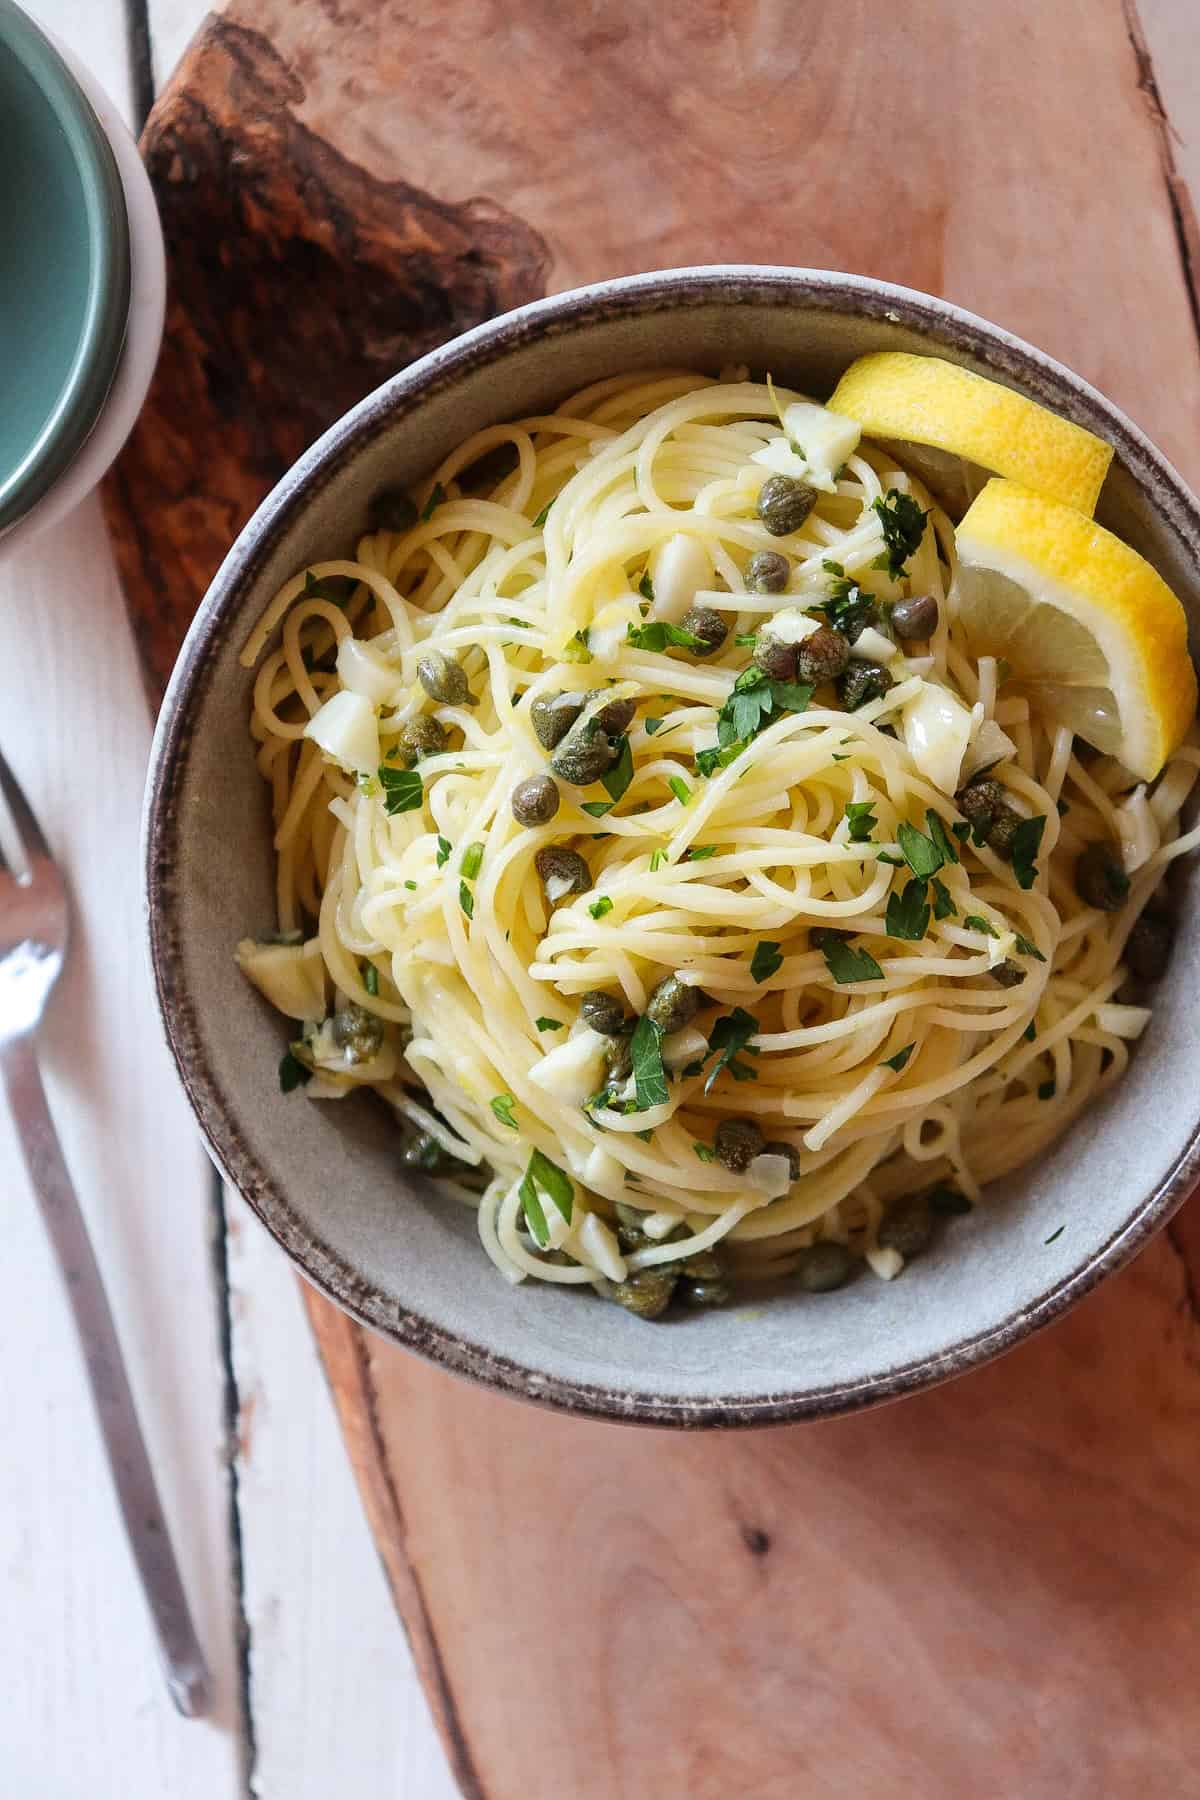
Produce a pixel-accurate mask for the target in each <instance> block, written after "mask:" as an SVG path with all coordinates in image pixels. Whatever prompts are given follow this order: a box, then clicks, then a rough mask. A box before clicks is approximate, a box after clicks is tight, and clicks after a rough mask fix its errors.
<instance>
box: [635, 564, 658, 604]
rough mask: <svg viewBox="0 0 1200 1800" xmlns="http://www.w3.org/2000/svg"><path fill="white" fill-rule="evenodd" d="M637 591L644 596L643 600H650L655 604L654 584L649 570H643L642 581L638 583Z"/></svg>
mask: <svg viewBox="0 0 1200 1800" xmlns="http://www.w3.org/2000/svg"><path fill="white" fill-rule="evenodd" d="M637 591H638V593H639V594H640V595H641V596H642V599H643V600H649V601H650V602H651V603H653V600H654V583H653V582H652V581H651V579H650V571H649V569H643V571H642V579H641V580H640V581H639V582H638V589H637Z"/></svg>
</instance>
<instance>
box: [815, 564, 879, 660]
mask: <svg viewBox="0 0 1200 1800" xmlns="http://www.w3.org/2000/svg"><path fill="white" fill-rule="evenodd" d="M821 567H822V568H823V569H824V570H825V571H826V573H827V574H829V575H832V576H833V577H834V581H833V586H832V589H831V590H830V594H829V598H828V599H827V600H823V601H821V602H820V603H819V605H816V606H815V610H816V611H817V612H822V613H824V614H825V622H826V624H828V625H831V626H832V627H833V629H834V630H835V631H840V632H841V634H842V636H843V637H844V638H847V639H849V641H850V643H852V644H853V643H854V642H856V640H857V639H858V638H859V637H860V636H861V634H862V632H863V631H864V630H865V628H866V627H867V626H868V625H874V624H876V623H877V622H878V619H879V608H878V605H877V603H876V599H875V596H874V594H868V593H867V592H866V590H865V589H863V588H861V587H859V585H858V583H857V581H854V580H853V579H852V578H851V577H850V576H848V575H847V574H846V571H845V569H844V568H843V567H842V565H841V563H839V562H833V561H832V560H831V559H830V558H829V557H827V558H826V559H825V561H824V562H823V563H822V564H821Z"/></svg>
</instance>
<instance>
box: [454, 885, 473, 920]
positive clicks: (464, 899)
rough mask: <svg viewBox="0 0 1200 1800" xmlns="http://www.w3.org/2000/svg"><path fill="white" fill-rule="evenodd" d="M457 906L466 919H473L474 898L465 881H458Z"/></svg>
mask: <svg viewBox="0 0 1200 1800" xmlns="http://www.w3.org/2000/svg"><path fill="white" fill-rule="evenodd" d="M458 904H459V905H460V906H461V907H462V909H463V911H464V912H465V913H466V915H467V917H468V919H473V918H474V917H475V896H474V894H473V893H472V892H471V890H470V888H469V887H468V886H467V884H466V882H465V881H460V882H459V884H458Z"/></svg>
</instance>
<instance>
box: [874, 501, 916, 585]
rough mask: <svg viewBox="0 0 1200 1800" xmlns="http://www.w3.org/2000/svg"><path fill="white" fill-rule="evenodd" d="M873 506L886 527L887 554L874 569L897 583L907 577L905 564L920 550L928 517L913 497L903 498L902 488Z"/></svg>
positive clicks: (885, 549) (875, 563)
mask: <svg viewBox="0 0 1200 1800" xmlns="http://www.w3.org/2000/svg"><path fill="white" fill-rule="evenodd" d="M872 505H873V510H874V511H875V512H877V513H878V514H879V523H880V525H881V526H882V527H883V543H884V550H883V555H882V556H877V557H876V558H875V561H874V562H873V563H872V564H871V567H872V568H873V569H886V570H887V572H888V574H889V575H890V576H891V577H892V580H893V581H898V580H899V579H900V578H901V576H903V575H907V574H908V570H907V568H906V567H905V564H906V563H907V562H908V559H909V557H910V556H912V555H914V554H915V552H916V551H917V550H919V549H920V547H921V539H922V538H923V537H924V536H925V521H926V519H927V518H928V517H929V514H928V513H926V512H922V510H921V508H920V507H919V506H918V505H917V503H916V501H915V500H914V499H913V497H912V495H911V494H902V493H901V492H900V490H899V488H889V489H888V491H887V493H886V494H885V495H884V497H883V498H882V499H881V500H876V501H874V502H873V503H872Z"/></svg>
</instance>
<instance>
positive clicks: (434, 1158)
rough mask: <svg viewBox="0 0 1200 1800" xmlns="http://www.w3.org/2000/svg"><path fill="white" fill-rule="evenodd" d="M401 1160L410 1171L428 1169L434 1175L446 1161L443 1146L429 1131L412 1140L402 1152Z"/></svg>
mask: <svg viewBox="0 0 1200 1800" xmlns="http://www.w3.org/2000/svg"><path fill="white" fill-rule="evenodd" d="M400 1160H401V1162H402V1163H404V1164H405V1165H406V1166H407V1167H408V1168H410V1169H426V1170H428V1171H429V1172H431V1173H432V1171H433V1170H435V1169H440V1168H441V1167H442V1164H443V1162H444V1161H445V1160H446V1155H445V1152H444V1150H443V1149H442V1146H441V1145H440V1144H439V1143H438V1141H437V1139H436V1138H435V1137H431V1136H430V1134H429V1133H428V1132H427V1131H422V1132H420V1133H419V1134H418V1135H417V1136H416V1137H414V1138H410V1139H409V1140H408V1142H407V1144H405V1146H404V1148H403V1150H402V1151H401V1152H400Z"/></svg>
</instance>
